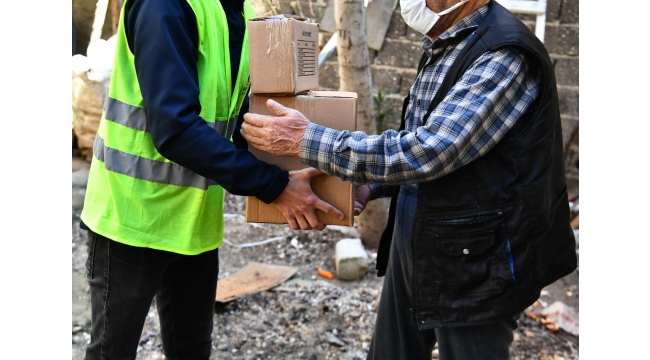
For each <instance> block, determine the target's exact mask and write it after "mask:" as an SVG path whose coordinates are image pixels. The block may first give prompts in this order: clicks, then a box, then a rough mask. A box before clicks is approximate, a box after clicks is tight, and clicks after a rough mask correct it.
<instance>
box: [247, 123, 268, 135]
mask: <svg viewBox="0 0 650 360" xmlns="http://www.w3.org/2000/svg"><path fill="white" fill-rule="evenodd" d="M241 130H242V133H243V134H244V135H246V136H248V137H250V138H253V139H254V138H264V135H265V133H266V132H265V130H264V128H263V127H259V126H255V125H250V124H248V123H246V122H244V123H243V124H241Z"/></svg>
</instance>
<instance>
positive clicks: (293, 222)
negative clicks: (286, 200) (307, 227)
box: [285, 216, 300, 230]
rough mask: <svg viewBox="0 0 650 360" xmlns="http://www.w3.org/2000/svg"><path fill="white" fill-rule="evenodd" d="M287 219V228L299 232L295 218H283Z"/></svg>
mask: <svg viewBox="0 0 650 360" xmlns="http://www.w3.org/2000/svg"><path fill="white" fill-rule="evenodd" d="M285 217H286V218H287V223H289V227H290V228H291V230H300V226H299V225H298V222H296V218H294V217H293V216H285Z"/></svg>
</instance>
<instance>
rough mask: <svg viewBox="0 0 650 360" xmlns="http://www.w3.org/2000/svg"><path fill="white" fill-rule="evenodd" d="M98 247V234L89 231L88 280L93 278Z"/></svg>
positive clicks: (87, 243) (87, 244)
mask: <svg viewBox="0 0 650 360" xmlns="http://www.w3.org/2000/svg"><path fill="white" fill-rule="evenodd" d="M96 245H97V234H95V233H94V232H92V231H90V230H88V240H87V241H86V246H87V248H88V249H87V251H88V258H87V259H86V278H87V279H88V280H90V279H92V278H93V273H94V267H95V266H94V265H95V246H96Z"/></svg>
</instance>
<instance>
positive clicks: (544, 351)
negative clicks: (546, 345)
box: [539, 349, 548, 354]
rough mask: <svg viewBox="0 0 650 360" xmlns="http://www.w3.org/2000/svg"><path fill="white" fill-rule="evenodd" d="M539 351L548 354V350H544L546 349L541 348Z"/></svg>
mask: <svg viewBox="0 0 650 360" xmlns="http://www.w3.org/2000/svg"><path fill="white" fill-rule="evenodd" d="M539 352H541V353H542V354H548V351H546V350H543V349H542V350H540V351H539Z"/></svg>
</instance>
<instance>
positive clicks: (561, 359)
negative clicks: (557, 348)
mask: <svg viewBox="0 0 650 360" xmlns="http://www.w3.org/2000/svg"><path fill="white" fill-rule="evenodd" d="M553 360H566V359H565V358H564V357H563V356H560V355H558V354H553Z"/></svg>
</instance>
